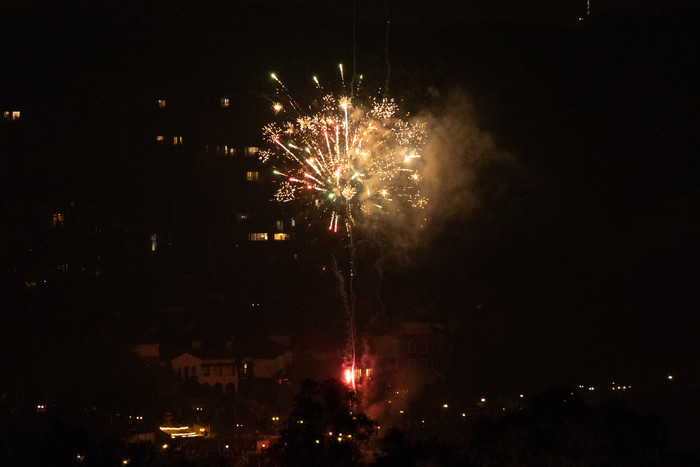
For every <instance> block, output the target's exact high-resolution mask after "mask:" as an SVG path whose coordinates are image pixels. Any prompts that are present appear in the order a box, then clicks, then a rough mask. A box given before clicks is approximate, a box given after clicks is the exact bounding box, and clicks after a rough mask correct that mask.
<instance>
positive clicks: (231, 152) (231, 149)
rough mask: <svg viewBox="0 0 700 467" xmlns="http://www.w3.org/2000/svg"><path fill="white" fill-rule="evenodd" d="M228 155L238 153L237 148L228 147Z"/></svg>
mask: <svg viewBox="0 0 700 467" xmlns="http://www.w3.org/2000/svg"><path fill="white" fill-rule="evenodd" d="M228 155H229V156H235V155H236V150H235V149H233V148H228Z"/></svg>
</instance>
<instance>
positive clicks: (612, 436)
mask: <svg viewBox="0 0 700 467" xmlns="http://www.w3.org/2000/svg"><path fill="white" fill-rule="evenodd" d="M471 449H472V453H473V459H474V461H475V463H476V465H482V466H494V467H495V466H504V467H505V466H522V465H542V466H545V465H557V466H578V465H619V466H656V465H663V461H664V459H665V456H666V442H665V429H664V425H663V423H662V421H661V420H660V419H659V418H658V417H655V416H653V415H639V414H637V413H635V412H633V411H632V410H630V409H629V408H628V407H627V406H625V405H624V403H623V402H622V401H617V400H616V401H610V402H608V403H606V404H603V405H601V406H599V407H594V406H591V405H588V404H586V403H585V402H583V401H582V400H581V399H580V398H579V397H577V396H576V395H575V394H573V393H571V392H570V391H569V390H567V389H556V390H551V391H548V392H546V393H544V394H542V395H541V396H539V397H537V398H535V399H533V401H532V403H531V405H530V407H529V408H527V409H525V410H523V411H520V412H516V413H514V414H511V415H508V416H506V417H504V418H502V419H500V420H498V421H495V422H494V421H484V422H482V423H481V424H479V425H477V426H476V427H475V429H474V436H473V439H472V445H471Z"/></svg>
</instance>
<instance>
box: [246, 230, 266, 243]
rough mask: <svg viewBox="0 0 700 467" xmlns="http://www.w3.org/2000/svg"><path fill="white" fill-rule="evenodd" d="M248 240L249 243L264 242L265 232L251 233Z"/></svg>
mask: <svg viewBox="0 0 700 467" xmlns="http://www.w3.org/2000/svg"><path fill="white" fill-rule="evenodd" d="M248 240H250V241H251V242H266V241H267V232H252V233H249V234H248Z"/></svg>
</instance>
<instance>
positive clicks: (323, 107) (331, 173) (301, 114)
mask: <svg viewBox="0 0 700 467" xmlns="http://www.w3.org/2000/svg"><path fill="white" fill-rule="evenodd" d="M341 77H342V67H341ZM272 78H273V79H274V80H275V81H276V83H277V97H278V99H279V101H276V102H274V103H273V107H272V108H273V111H274V113H275V115H276V116H277V117H278V118H277V120H276V121H275V122H273V123H270V124H268V125H266V126H265V127H264V129H263V134H264V137H265V139H266V140H267V141H268V142H269V143H271V148H269V149H267V150H265V151H263V152H262V154H261V159H262V160H263V161H264V162H267V163H271V164H273V165H274V167H275V170H274V174H275V175H277V176H278V180H279V187H278V190H277V193H276V195H275V200H277V201H280V202H288V201H293V200H303V201H305V202H307V203H309V204H311V205H312V206H314V207H315V208H318V209H319V210H320V211H321V213H322V214H323V216H324V217H326V219H327V222H328V229H329V230H331V231H333V232H338V231H339V228H340V230H343V229H344V231H345V232H346V233H347V234H348V235H351V232H352V229H353V228H354V226H356V225H357V223H358V219H359V218H360V217H361V218H363V219H364V220H372V219H377V218H380V217H381V216H387V215H392V214H397V213H400V212H402V211H404V210H406V209H420V208H423V207H425V206H426V203H427V198H426V197H424V196H423V195H422V194H421V189H420V185H421V180H422V177H421V173H420V168H421V165H422V164H421V148H422V147H423V144H424V140H425V127H424V125H423V124H422V123H417V122H413V121H411V120H409V118H408V115H404V116H401V117H400V116H399V106H398V104H397V103H396V102H395V101H394V99H389V98H385V97H366V98H361V97H356V93H355V92H354V91H355V90H354V89H353V92H351V93H349V94H348V93H347V92H346V91H345V86H344V85H343V89H344V92H342V93H340V94H339V95H335V94H333V93H329V92H326V91H325V90H324V89H323V87H322V86H321V85H320V83H319V81H318V79H316V78H315V77H314V82H315V83H316V88H317V91H318V92H319V93H320V98H319V99H317V100H316V101H314V103H313V104H311V105H308V106H306V107H302V106H300V105H299V104H298V103H297V102H296V101H295V100H294V99H293V97H292V96H291V95H290V93H289V92H288V90H287V88H286V87H285V86H284V84H283V83H282V82H281V81H280V80H279V79H278V78H277V77H276V76H275V75H272ZM343 81H344V80H343Z"/></svg>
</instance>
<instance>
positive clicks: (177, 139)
mask: <svg viewBox="0 0 700 467" xmlns="http://www.w3.org/2000/svg"><path fill="white" fill-rule="evenodd" d="M180 144H182V136H173V145H175V146H179V145H180Z"/></svg>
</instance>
